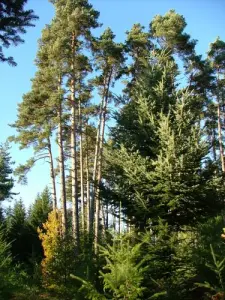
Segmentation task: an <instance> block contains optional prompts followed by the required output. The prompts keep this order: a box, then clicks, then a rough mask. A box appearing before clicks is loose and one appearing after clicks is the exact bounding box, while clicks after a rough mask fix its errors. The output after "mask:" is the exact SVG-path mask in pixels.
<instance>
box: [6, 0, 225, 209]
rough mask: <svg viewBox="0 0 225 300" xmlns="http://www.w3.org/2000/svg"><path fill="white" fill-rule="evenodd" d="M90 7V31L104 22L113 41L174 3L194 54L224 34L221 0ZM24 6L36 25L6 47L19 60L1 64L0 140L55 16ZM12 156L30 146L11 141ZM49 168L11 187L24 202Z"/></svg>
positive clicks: (101, 0)
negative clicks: (94, 22)
mask: <svg viewBox="0 0 225 300" xmlns="http://www.w3.org/2000/svg"><path fill="white" fill-rule="evenodd" d="M90 2H91V3H92V4H93V6H94V8H95V9H96V10H98V11H100V22H101V23H103V26H102V28H100V29H98V30H96V31H95V34H96V35H98V34H99V33H100V32H101V31H102V30H104V28H106V27H111V29H112V30H113V31H114V33H115V34H116V40H117V41H124V39H125V32H126V31H127V30H129V29H130V28H131V27H132V25H133V24H134V23H141V24H142V25H144V26H146V27H148V25H149V23H150V21H151V20H152V18H153V17H154V16H155V15H156V14H165V13H166V12H167V11H168V10H169V9H175V10H176V12H177V13H180V14H182V15H183V16H184V17H185V19H186V22H187V27H186V32H187V33H189V34H190V35H191V37H192V38H193V39H197V40H198V44H197V47H196V50H197V52H198V54H203V55H204V54H205V53H206V51H207V49H208V47H209V44H210V43H211V42H213V41H214V40H215V39H216V37H217V36H220V38H221V39H223V40H225V30H224V29H225V18H224V12H225V0H91V1H90ZM28 7H29V8H32V9H33V10H34V11H35V13H36V14H37V15H38V16H39V18H40V19H39V20H38V21H37V22H36V27H34V28H30V29H29V30H28V32H27V34H26V35H24V39H25V43H24V44H22V45H20V46H18V47H12V48H10V49H9V50H7V51H5V53H6V54H8V55H12V56H13V57H14V58H15V60H16V62H17V63H18V66H17V67H15V68H13V67H10V66H8V65H7V64H1V65H0V70H1V71H0V74H1V81H0V90H1V102H2V106H1V110H0V130H1V131H0V132H1V135H0V142H4V141H5V140H6V139H7V137H8V136H10V135H13V134H15V131H14V129H12V128H10V127H9V126H8V124H10V123H13V122H14V121H15V120H16V116H17V104H18V103H19V102H21V100H22V95H23V94H24V93H26V92H28V91H29V89H30V86H31V83H30V79H31V78H32V77H33V76H34V73H35V66H34V59H35V55H36V52H37V41H38V38H40V36H41V30H42V29H43V27H44V26H45V24H48V23H50V21H51V19H52V17H53V16H54V9H53V6H52V5H51V4H50V3H49V2H48V0H29V1H28ZM11 155H12V159H13V160H14V161H15V163H16V165H17V164H19V163H24V162H25V161H26V159H28V158H29V157H30V156H31V155H32V151H31V150H23V151H21V150H19V149H18V147H17V146H15V145H12V148H11ZM49 182H50V179H49V172H48V168H47V167H46V165H45V164H44V163H39V164H38V165H37V166H36V167H35V168H34V169H33V170H32V172H31V173H30V174H29V176H28V185H27V186H21V185H16V186H15V189H14V191H15V192H20V195H19V197H22V199H23V200H24V202H25V204H26V206H28V205H29V204H30V203H32V201H33V200H34V198H35V196H36V194H37V193H38V192H41V191H42V190H43V188H44V187H45V185H47V184H49Z"/></svg>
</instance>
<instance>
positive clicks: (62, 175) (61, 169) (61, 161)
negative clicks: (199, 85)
mask: <svg viewBox="0 0 225 300" xmlns="http://www.w3.org/2000/svg"><path fill="white" fill-rule="evenodd" d="M58 89H59V91H60V89H61V78H60V79H59V87H58ZM58 117H59V126H58V145H59V173H60V195H61V209H62V232H63V233H64V234H65V233H66V230H67V210H66V181H65V165H64V150H63V132H62V99H60V103H59V111H58Z"/></svg>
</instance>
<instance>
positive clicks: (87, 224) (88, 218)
mask: <svg viewBox="0 0 225 300" xmlns="http://www.w3.org/2000/svg"><path fill="white" fill-rule="evenodd" d="M85 136H86V180H87V182H86V209H87V213H86V217H87V220H86V226H87V232H88V233H90V225H91V222H90V215H91V211H90V174H89V151H88V147H89V145H88V136H87V126H86V135H85Z"/></svg>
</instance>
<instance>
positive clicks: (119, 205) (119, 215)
mask: <svg viewBox="0 0 225 300" xmlns="http://www.w3.org/2000/svg"><path fill="white" fill-rule="evenodd" d="M120 234H121V201H120V205H119V235H120Z"/></svg>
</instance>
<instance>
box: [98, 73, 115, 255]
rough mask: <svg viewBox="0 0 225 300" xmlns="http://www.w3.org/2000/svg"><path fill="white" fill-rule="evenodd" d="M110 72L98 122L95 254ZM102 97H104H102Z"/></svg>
mask: <svg viewBox="0 0 225 300" xmlns="http://www.w3.org/2000/svg"><path fill="white" fill-rule="evenodd" d="M111 76H112V70H111V71H110V74H109V78H108V83H107V89H106V94H105V97H104V101H103V107H102V120H101V122H100V138H99V159H98V164H97V171H98V172H97V191H96V197H95V239H94V249H95V253H96V254H97V245H98V242H99V217H100V209H101V204H100V184H101V179H102V154H103V143H104V135H105V122H106V112H107V104H108V97H109V87H110V83H111ZM103 96H104V95H103Z"/></svg>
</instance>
